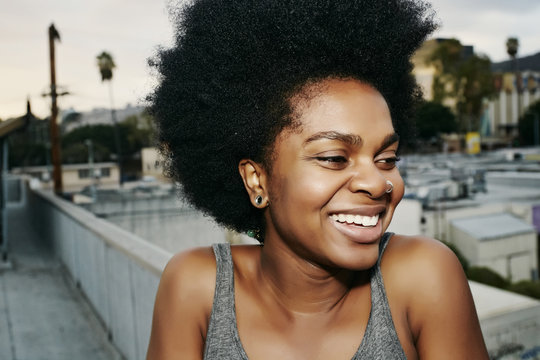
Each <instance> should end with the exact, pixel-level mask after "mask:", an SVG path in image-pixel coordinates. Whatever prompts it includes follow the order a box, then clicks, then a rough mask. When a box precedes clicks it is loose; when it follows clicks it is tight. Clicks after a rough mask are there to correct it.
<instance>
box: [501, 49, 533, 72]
mask: <svg viewBox="0 0 540 360" xmlns="http://www.w3.org/2000/svg"><path fill="white" fill-rule="evenodd" d="M518 64H519V70H520V71H527V70H529V71H540V52H539V53H536V54H534V55H530V56H525V57H522V58H519V59H518ZM491 70H493V71H496V72H512V71H514V62H513V61H512V60H506V61H501V62H498V63H493V64H491Z"/></svg>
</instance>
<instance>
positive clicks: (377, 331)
mask: <svg viewBox="0 0 540 360" xmlns="http://www.w3.org/2000/svg"><path fill="white" fill-rule="evenodd" d="M392 235H393V233H390V232H387V233H385V234H384V235H383V237H382V238H381V242H380V244H379V259H378V260H377V263H376V264H375V266H373V268H372V269H371V275H370V276H371V313H370V315H369V321H368V325H367V328H366V332H365V334H364V339H363V340H362V345H361V346H360V349H359V350H358V352H357V353H356V355H355V357H353V359H354V360H356V359H377V360H384V359H402V360H406V356H405V352H404V351H403V348H402V346H401V343H400V341H399V338H398V336H397V332H396V329H395V326H394V321H393V319H392V313H391V312H390V305H389V304H388V298H387V296H386V290H385V288H384V282H383V277H382V273H381V266H380V265H381V259H382V256H383V254H384V251H385V250H386V246H387V245H388V242H389V240H390V238H391V237H392Z"/></svg>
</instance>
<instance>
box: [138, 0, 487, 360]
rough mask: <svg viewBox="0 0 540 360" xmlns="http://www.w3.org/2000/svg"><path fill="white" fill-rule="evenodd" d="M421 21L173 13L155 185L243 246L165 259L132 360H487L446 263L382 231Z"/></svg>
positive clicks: (289, 8) (205, 2)
mask: <svg viewBox="0 0 540 360" xmlns="http://www.w3.org/2000/svg"><path fill="white" fill-rule="evenodd" d="M428 14H429V7H428V6H427V5H425V4H424V3H422V2H419V1H415V0H388V1H385V2H378V1H372V0H364V1H362V0H344V1H338V2H336V1H326V0H309V1H308V0H305V1H302V0H279V1H275V0H272V1H270V0H256V1H253V0H226V1H215V0H212V1H211V0H195V1H193V2H191V3H190V5H189V6H187V7H186V8H183V9H182V11H180V12H179V17H178V25H177V43H176V46H175V47H174V48H172V49H168V50H164V51H163V52H161V53H160V54H159V55H158V57H157V58H156V60H155V62H154V64H155V65H156V67H157V68H158V70H159V71H160V73H161V79H160V84H159V86H158V87H157V88H156V90H155V92H154V93H153V94H152V95H151V96H150V101H151V104H152V105H151V108H152V111H153V114H154V116H155V118H156V119H157V123H158V126H159V131H160V141H161V148H162V151H163V153H164V155H165V157H166V158H167V159H168V161H169V167H168V170H169V174H170V175H171V176H172V177H173V179H175V180H177V181H180V182H181V183H182V185H183V189H184V192H185V195H186V197H187V198H188V199H189V200H190V201H191V202H192V203H193V204H194V205H195V206H197V207H199V208H200V209H201V210H203V211H205V212H206V213H208V214H209V215H211V216H213V217H214V218H215V219H216V220H217V221H218V222H219V223H221V224H223V225H224V226H227V227H229V228H232V229H234V230H237V231H240V232H249V233H250V234H255V236H256V237H257V239H258V240H259V241H260V242H261V245H259V246H254V245H252V246H234V247H231V246H229V245H227V244H216V245H215V246H214V247H213V248H199V249H194V250H191V251H188V252H185V253H181V254H178V255H176V256H175V257H173V259H172V260H171V261H170V263H169V264H168V265H167V267H166V269H165V270H164V272H163V276H162V279H161V283H160V286H159V290H158V293H157V296H156V303H155V310H154V319H153V325H152V335H151V339H150V344H149V349H148V359H175V358H178V359H202V358H204V359H247V358H250V359H298V358H310V359H351V358H353V359H361V358H366V359H405V358H407V359H417V358H422V359H430V358H437V359H455V358H459V359H468V358H470V359H486V358H487V354H486V350H485V346H484V344H483V340H482V335H481V332H480V327H479V324H478V319H477V316H476V313H475V309H474V304H473V302H472V298H471V295H470V291H469V288H468V284H467V281H466V279H465V276H464V274H463V271H462V269H461V266H460V264H459V262H458V261H457V259H456V258H455V257H454V255H453V253H452V252H451V251H449V250H448V249H447V248H446V247H445V246H444V245H442V244H440V243H439V242H437V241H434V240H432V239H425V238H421V237H405V236H400V235H394V234H390V233H386V232H385V231H386V229H387V228H388V225H389V224H390V221H391V219H392V216H393V214H394V210H395V208H396V206H397V205H398V203H399V202H400V200H401V198H402V197H403V192H404V185H403V181H402V179H401V177H400V174H399V171H398V169H397V167H396V162H397V161H399V157H398V150H399V146H400V144H401V143H403V142H404V141H407V140H408V139H409V137H410V136H409V134H410V131H409V130H410V127H409V125H408V122H407V120H408V118H409V117H410V115H411V109H412V107H413V104H414V102H415V101H416V99H417V98H418V95H419V93H418V91H417V88H416V85H415V83H414V81H413V80H412V77H411V76H410V69H411V65H410V60H409V57H410V55H411V54H412V53H413V52H414V50H415V49H416V48H417V47H418V46H419V44H420V43H421V42H422V41H423V39H424V38H425V37H426V36H427V35H428V34H429V33H430V32H431V31H432V30H433V29H434V27H435V26H434V24H433V21H432V20H431V18H430V16H429V15H428ZM398 134H399V136H398ZM383 255H384V256H383ZM383 278H384V281H383Z"/></svg>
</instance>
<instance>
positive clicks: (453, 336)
mask: <svg viewBox="0 0 540 360" xmlns="http://www.w3.org/2000/svg"><path fill="white" fill-rule="evenodd" d="M404 243H405V245H404V246H403V249H402V250H403V251H402V252H401V254H399V252H397V251H396V252H394V255H398V256H399V255H401V256H402V257H401V259H403V260H402V263H403V264H402V266H403V268H402V269H401V271H399V273H400V274H401V286H402V289H401V291H400V293H402V294H404V295H402V298H403V300H404V301H405V303H406V304H407V310H406V312H407V319H408V322H409V327H410V330H411V335H412V337H413V341H414V342H415V347H416V351H417V353H418V357H419V358H420V359H488V355H487V351H486V348H485V345H484V340H483V337H482V332H481V330H480V324H479V321H478V316H477V314H476V309H475V307H474V302H473V298H472V295H471V292H470V289H469V283H468V281H467V278H466V277H465V274H464V272H463V268H462V267H461V264H460V263H459V261H458V260H457V258H456V256H455V255H454V253H453V252H452V251H451V250H450V249H448V248H447V247H446V246H445V245H444V244H442V243H440V242H439V241H436V240H432V239H426V238H413V239H409V240H407V241H405V242H404ZM405 267H406V269H405Z"/></svg>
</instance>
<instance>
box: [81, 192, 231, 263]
mask: <svg viewBox="0 0 540 360" xmlns="http://www.w3.org/2000/svg"><path fill="white" fill-rule="evenodd" d="M83 206H84V207H85V208H87V209H88V210H90V211H91V212H92V213H94V214H96V215H97V216H99V217H102V218H104V219H106V220H107V221H109V222H111V223H113V224H116V225H118V226H120V227H121V228H122V229H125V230H127V231H129V232H130V233H133V234H135V235H137V236H139V237H140V238H142V239H144V240H146V241H149V242H151V243H153V244H155V245H157V246H159V247H161V248H163V249H165V250H167V251H170V252H171V253H177V252H179V251H183V250H186V249H190V248H193V247H197V246H210V245H212V244H214V243H218V242H225V241H226V237H227V236H228V234H227V230H226V229H224V228H222V227H219V226H218V225H217V224H216V223H215V222H214V221H213V220H212V219H211V218H209V217H207V216H204V215H203V214H202V213H201V212H199V211H197V210H195V209H193V208H192V207H190V206H188V205H186V204H185V203H183V202H182V201H181V200H180V199H178V197H177V195H176V194H175V193H174V192H171V193H166V194H163V195H157V194H156V195H151V196H144V197H133V196H126V197H117V198H114V199H106V198H101V199H99V200H98V201H97V202H96V203H91V204H85V205H83Z"/></svg>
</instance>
